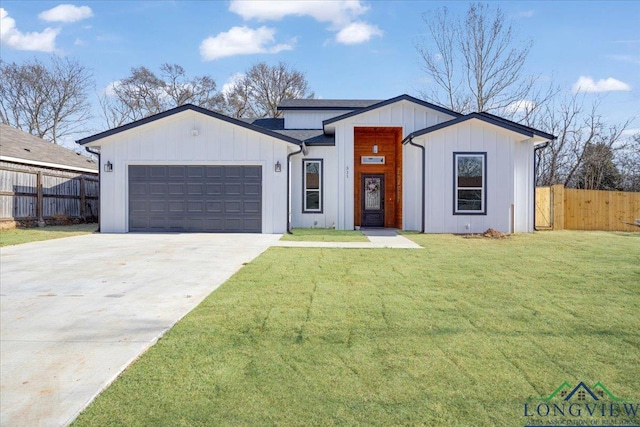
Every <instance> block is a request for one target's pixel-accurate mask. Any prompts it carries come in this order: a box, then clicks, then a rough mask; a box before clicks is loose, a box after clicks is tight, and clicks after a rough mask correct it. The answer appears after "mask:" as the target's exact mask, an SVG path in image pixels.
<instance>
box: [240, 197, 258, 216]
mask: <svg viewBox="0 0 640 427" xmlns="http://www.w3.org/2000/svg"><path fill="white" fill-rule="evenodd" d="M261 209H262V206H261V203H260V202H254V201H251V200H246V201H245V202H244V208H243V209H242V211H243V212H244V213H254V214H258V213H260V211H261Z"/></svg>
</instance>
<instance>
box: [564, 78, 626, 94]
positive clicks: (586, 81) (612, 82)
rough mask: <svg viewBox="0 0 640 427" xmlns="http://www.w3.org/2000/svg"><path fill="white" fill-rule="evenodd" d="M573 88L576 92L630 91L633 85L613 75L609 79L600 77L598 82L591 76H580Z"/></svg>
mask: <svg viewBox="0 0 640 427" xmlns="http://www.w3.org/2000/svg"><path fill="white" fill-rule="evenodd" d="M572 90H573V92H574V93H577V92H585V93H597V92H615V91H630V90H631V86H629V85H628V84H627V83H625V82H621V81H620V80H616V79H614V78H612V77H609V78H608V79H600V80H598V81H597V82H596V81H595V80H593V78H591V77H589V76H580V78H578V81H577V82H575V83H574V84H573V88H572Z"/></svg>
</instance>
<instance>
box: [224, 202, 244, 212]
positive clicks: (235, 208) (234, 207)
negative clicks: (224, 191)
mask: <svg viewBox="0 0 640 427" xmlns="http://www.w3.org/2000/svg"><path fill="white" fill-rule="evenodd" d="M224 213H226V214H239V213H242V201H241V200H227V201H225V202H224Z"/></svg>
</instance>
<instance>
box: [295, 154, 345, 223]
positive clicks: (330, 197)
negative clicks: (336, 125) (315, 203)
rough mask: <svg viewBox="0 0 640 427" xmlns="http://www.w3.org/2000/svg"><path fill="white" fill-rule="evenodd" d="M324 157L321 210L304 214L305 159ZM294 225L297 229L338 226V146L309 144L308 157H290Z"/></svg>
mask: <svg viewBox="0 0 640 427" xmlns="http://www.w3.org/2000/svg"><path fill="white" fill-rule="evenodd" d="M305 159H314V160H317V159H322V169H323V170H322V199H323V200H322V212H318V213H303V212H302V201H303V185H304V184H303V175H302V161H303V160H305ZM291 160H292V161H291V225H292V226H293V227H298V228H335V227H336V218H337V217H338V205H337V203H336V202H337V198H336V197H335V195H336V194H337V193H338V169H337V166H338V162H337V158H336V149H335V147H309V152H308V154H307V155H306V156H304V157H303V156H302V154H299V155H297V156H294V157H293V158H292V159H291Z"/></svg>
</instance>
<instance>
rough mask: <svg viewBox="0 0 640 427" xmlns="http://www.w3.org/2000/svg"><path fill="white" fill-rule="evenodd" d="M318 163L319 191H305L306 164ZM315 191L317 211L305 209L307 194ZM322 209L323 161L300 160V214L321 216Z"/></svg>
mask: <svg viewBox="0 0 640 427" xmlns="http://www.w3.org/2000/svg"><path fill="white" fill-rule="evenodd" d="M308 163H318V165H319V167H318V174H319V175H320V176H319V177H318V181H319V182H318V184H319V187H320V188H319V189H318V190H316V189H311V190H309V189H307V172H306V171H307V164H308ZM308 191H317V192H318V198H319V203H318V205H319V209H307V192H308ZM323 209H324V159H302V213H308V214H321V213H323Z"/></svg>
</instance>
